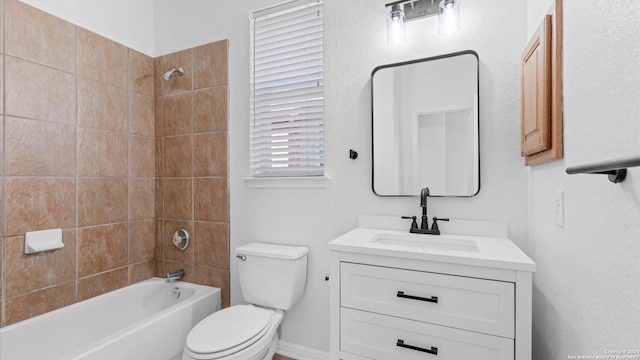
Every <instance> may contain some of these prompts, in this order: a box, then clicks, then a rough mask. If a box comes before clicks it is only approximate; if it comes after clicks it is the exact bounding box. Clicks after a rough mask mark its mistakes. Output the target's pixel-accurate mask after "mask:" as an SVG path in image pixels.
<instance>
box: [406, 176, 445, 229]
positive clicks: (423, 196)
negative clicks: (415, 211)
mask: <svg viewBox="0 0 640 360" xmlns="http://www.w3.org/2000/svg"><path fill="white" fill-rule="evenodd" d="M428 197H429V188H428V187H426V188H423V189H422V191H420V207H421V208H422V222H421V224H420V227H419V228H418V223H417V222H416V217H415V216H403V217H402V218H403V219H412V220H413V222H412V223H411V229H409V232H410V233H413V234H430V235H440V229H439V228H438V220H440V221H449V219H443V218H437V217H434V218H433V223H432V224H431V229H429V218H428V217H427V198H428Z"/></svg>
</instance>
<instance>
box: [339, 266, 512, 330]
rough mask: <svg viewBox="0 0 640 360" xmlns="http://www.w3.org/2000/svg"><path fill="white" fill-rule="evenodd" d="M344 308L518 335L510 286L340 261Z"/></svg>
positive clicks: (497, 282) (492, 281) (508, 284)
mask: <svg viewBox="0 0 640 360" xmlns="http://www.w3.org/2000/svg"><path fill="white" fill-rule="evenodd" d="M340 276H341V281H340V294H341V298H340V302H341V304H340V305H341V306H342V307H348V308H352V309H358V310H366V311H370V312H376V313H380V314H385V315H391V316H398V317H402V318H405V319H412V320H418V321H423V322H428V323H432V324H438V325H445V326H450V327H455V328H459V329H465V330H471V331H477V332H481V333H485V334H491V335H497V336H503V337H508V338H512V339H513V338H514V337H515V334H514V332H515V330H514V328H515V318H514V316H515V315H514V313H515V293H514V284H513V283H510V282H503V281H494V280H485V279H476V278H469V277H462V276H454V275H443V274H435V273H429V272H422V271H413V270H404V269H394V268H387V267H380V266H370V265H361V264H353V263H345V262H343V263H341V274H340Z"/></svg>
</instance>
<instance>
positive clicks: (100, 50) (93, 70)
mask: <svg viewBox="0 0 640 360" xmlns="http://www.w3.org/2000/svg"><path fill="white" fill-rule="evenodd" d="M128 69H129V57H128V49H127V48H126V47H125V46H123V45H120V44H118V43H116V42H115V41H112V40H109V39H107V38H105V37H102V36H100V35H98V34H95V33H92V32H91V31H88V30H85V29H83V28H78V75H81V76H85V77H88V78H90V79H94V80H98V81H102V82H105V83H108V84H111V85H115V86H117V87H119V88H121V89H127V87H128V83H129V81H128V79H129V76H128V75H129V71H128Z"/></svg>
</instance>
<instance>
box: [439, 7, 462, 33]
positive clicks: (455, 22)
mask: <svg viewBox="0 0 640 360" xmlns="http://www.w3.org/2000/svg"><path fill="white" fill-rule="evenodd" d="M438 10H439V11H438V34H440V35H451V34H453V33H455V32H458V31H459V30H460V0H442V1H440V5H439V6H438Z"/></svg>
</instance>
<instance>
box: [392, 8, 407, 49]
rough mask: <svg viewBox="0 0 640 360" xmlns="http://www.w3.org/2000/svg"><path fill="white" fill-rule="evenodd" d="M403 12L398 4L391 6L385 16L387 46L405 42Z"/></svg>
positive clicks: (405, 32) (405, 33)
mask: <svg viewBox="0 0 640 360" xmlns="http://www.w3.org/2000/svg"><path fill="white" fill-rule="evenodd" d="M404 20H405V17H404V10H403V9H402V7H401V5H400V4H396V5H393V6H392V7H391V12H390V13H389V15H387V42H388V43H389V44H394V45H397V44H402V43H404V42H405V41H407V31H406V24H405V21H404Z"/></svg>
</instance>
